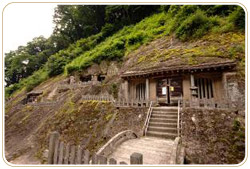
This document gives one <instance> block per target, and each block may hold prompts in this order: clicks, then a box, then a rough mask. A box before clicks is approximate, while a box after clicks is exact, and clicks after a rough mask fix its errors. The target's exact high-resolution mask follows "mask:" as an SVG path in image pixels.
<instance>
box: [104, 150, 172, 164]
mask: <svg viewBox="0 0 250 169" xmlns="http://www.w3.org/2000/svg"><path fill="white" fill-rule="evenodd" d="M138 153H141V154H143V165H145V164H169V162H170V154H166V155H164V156H161V155H151V154H150V153H143V152H138ZM130 155H131V154H125V153H123V152H117V153H116V152H114V153H113V154H112V155H111V156H109V157H108V159H110V158H114V159H116V161H117V162H118V164H119V163H120V162H122V161H124V162H126V163H127V164H130Z"/></svg>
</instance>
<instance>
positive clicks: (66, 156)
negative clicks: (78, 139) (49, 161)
mask: <svg viewBox="0 0 250 169" xmlns="http://www.w3.org/2000/svg"><path fill="white" fill-rule="evenodd" d="M63 164H69V144H67V145H66V148H65V156H64V158H63Z"/></svg>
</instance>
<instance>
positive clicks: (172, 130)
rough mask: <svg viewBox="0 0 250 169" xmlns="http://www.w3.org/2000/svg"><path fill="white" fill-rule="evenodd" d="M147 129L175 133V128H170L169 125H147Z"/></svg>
mask: <svg viewBox="0 0 250 169" xmlns="http://www.w3.org/2000/svg"><path fill="white" fill-rule="evenodd" d="M147 131H156V132H166V133H173V134H176V133H177V128H170V127H152V126H149V127H148V130H147Z"/></svg>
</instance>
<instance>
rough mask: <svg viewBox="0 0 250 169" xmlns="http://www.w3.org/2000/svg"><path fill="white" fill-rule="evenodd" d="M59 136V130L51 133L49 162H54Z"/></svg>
mask: <svg viewBox="0 0 250 169" xmlns="http://www.w3.org/2000/svg"><path fill="white" fill-rule="evenodd" d="M58 138H59V133H58V132H53V133H51V134H50V138H49V154H48V164H53V157H54V151H55V141H56V140H57V139H58Z"/></svg>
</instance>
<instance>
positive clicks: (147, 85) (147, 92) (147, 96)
mask: <svg viewBox="0 0 250 169" xmlns="http://www.w3.org/2000/svg"><path fill="white" fill-rule="evenodd" d="M146 100H149V79H148V78H147V79H146Z"/></svg>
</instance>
